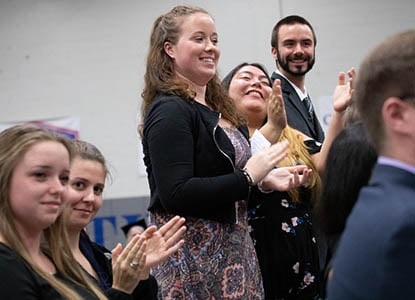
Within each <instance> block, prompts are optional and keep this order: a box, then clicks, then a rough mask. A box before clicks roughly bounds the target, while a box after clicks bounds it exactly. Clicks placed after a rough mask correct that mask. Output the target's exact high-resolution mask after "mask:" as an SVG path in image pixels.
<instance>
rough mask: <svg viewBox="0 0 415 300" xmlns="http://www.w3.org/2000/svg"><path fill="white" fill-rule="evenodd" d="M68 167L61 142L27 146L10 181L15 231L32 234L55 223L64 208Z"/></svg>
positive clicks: (67, 157) (66, 156)
mask: <svg viewBox="0 0 415 300" xmlns="http://www.w3.org/2000/svg"><path fill="white" fill-rule="evenodd" d="M69 167H70V160H69V153H68V150H67V149H66V148H65V146H63V145H62V144H61V143H58V142H55V141H41V142H38V143H36V144H34V145H32V146H31V147H29V149H28V150H27V152H26V153H25V154H24V155H23V158H22V160H21V161H20V162H19V163H18V164H17V165H16V167H15V168H14V170H13V173H12V177H11V181H10V194H9V197H10V206H11V210H12V213H13V217H14V220H15V222H16V227H17V228H18V230H23V231H26V232H30V233H34V232H35V231H42V230H43V229H45V228H47V227H49V226H50V225H51V224H53V223H54V222H55V221H56V219H57V217H58V216H59V215H60V213H61V212H62V209H63V205H64V193H65V191H66V189H67V182H68V177H69Z"/></svg>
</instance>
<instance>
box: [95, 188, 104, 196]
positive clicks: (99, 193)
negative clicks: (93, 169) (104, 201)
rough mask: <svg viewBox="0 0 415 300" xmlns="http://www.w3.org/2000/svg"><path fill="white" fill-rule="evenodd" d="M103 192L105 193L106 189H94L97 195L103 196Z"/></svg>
mask: <svg viewBox="0 0 415 300" xmlns="http://www.w3.org/2000/svg"><path fill="white" fill-rule="evenodd" d="M103 191H104V188H102V187H96V188H94V192H95V195H101V194H102V192H103Z"/></svg>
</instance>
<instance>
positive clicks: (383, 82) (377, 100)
mask: <svg viewBox="0 0 415 300" xmlns="http://www.w3.org/2000/svg"><path fill="white" fill-rule="evenodd" d="M414 78H415V30H409V31H406V32H401V33H398V34H395V35H393V36H391V37H389V38H387V39H386V40H384V41H383V42H381V43H380V44H378V45H377V46H376V47H375V48H374V49H373V50H372V51H371V52H370V54H369V55H368V56H367V57H366V58H365V59H364V61H363V62H362V64H361V65H360V68H359V73H358V74H357V78H356V85H355V91H354V93H353V100H354V101H356V105H357V109H358V111H359V113H360V115H361V117H362V120H363V122H364V124H365V125H366V127H367V130H368V133H369V136H370V137H371V139H372V140H373V143H374V144H375V147H376V149H377V150H378V152H381V151H382V149H383V143H384V142H385V131H384V123H383V118H382V107H383V104H384V102H385V101H386V100H387V99H388V98H390V97H398V98H400V99H402V100H404V99H406V100H407V101H413V102H415V84H414ZM411 99H412V100H411Z"/></svg>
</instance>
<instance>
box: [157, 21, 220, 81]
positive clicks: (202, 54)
mask: <svg viewBox="0 0 415 300" xmlns="http://www.w3.org/2000/svg"><path fill="white" fill-rule="evenodd" d="M217 43H218V34H217V32H216V26H215V23H214V22H213V20H212V18H211V17H210V16H209V15H207V14H204V13H195V14H191V15H189V16H185V17H182V20H181V25H180V36H179V39H178V41H177V43H176V44H175V45H173V44H171V43H169V42H166V43H165V45H164V49H165V51H166V53H167V55H169V56H170V57H171V58H172V59H173V61H174V70H175V72H176V75H178V76H179V77H184V78H185V79H187V80H189V81H191V82H193V83H195V84H196V85H199V86H204V85H206V84H207V83H208V82H209V80H210V79H212V77H213V76H214V75H215V74H216V66H217V64H218V60H219V56H220V51H219V48H218V47H217Z"/></svg>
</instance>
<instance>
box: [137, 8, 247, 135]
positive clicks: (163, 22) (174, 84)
mask: <svg viewBox="0 0 415 300" xmlns="http://www.w3.org/2000/svg"><path fill="white" fill-rule="evenodd" d="M196 13H203V14H206V15H209V13H208V12H207V11H206V10H205V9H203V8H200V7H193V6H176V7H174V8H173V9H172V10H171V11H169V12H168V13H166V14H164V15H161V16H159V17H158V18H157V19H156V21H155V22H154V25H153V29H152V32H151V37H150V47H149V52H148V56H147V66H146V73H145V75H144V89H143V92H142V93H141V97H142V98H143V102H142V106H141V117H142V120H141V122H142V121H143V120H144V116H145V114H146V112H147V109H148V106H149V105H150V103H151V102H152V101H153V100H154V97H155V96H156V94H157V93H159V92H164V93H170V94H174V95H177V96H179V97H182V98H184V99H187V100H190V99H193V98H194V97H195V96H196V93H195V92H194V91H193V90H192V89H191V88H190V87H189V85H188V84H187V83H185V82H183V81H182V80H179V79H177V77H176V76H175V71H174V61H173V59H172V58H171V57H170V56H168V55H167V53H166V52H165V50H164V43H165V42H170V43H171V44H173V45H175V44H177V42H178V40H179V37H180V33H181V25H182V23H183V18H184V17H187V16H190V15H193V14H196ZM209 16H210V15H209ZM206 103H207V104H208V105H209V106H210V107H211V108H212V109H213V110H215V111H218V112H221V113H222V115H223V117H224V118H225V119H227V120H228V121H230V122H231V123H232V124H233V125H234V126H239V125H242V124H244V120H243V118H242V117H241V116H240V115H239V114H238V112H237V111H236V109H235V106H234V103H233V101H232V100H231V99H230V98H229V97H228V96H227V93H226V92H225V91H224V89H223V88H222V86H221V83H220V80H219V78H218V76H217V74H215V75H214V76H213V78H212V79H211V80H210V81H209V82H208V84H207V87H206ZM140 126H142V124H140ZM141 129H142V128H139V131H141Z"/></svg>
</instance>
